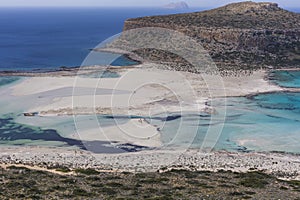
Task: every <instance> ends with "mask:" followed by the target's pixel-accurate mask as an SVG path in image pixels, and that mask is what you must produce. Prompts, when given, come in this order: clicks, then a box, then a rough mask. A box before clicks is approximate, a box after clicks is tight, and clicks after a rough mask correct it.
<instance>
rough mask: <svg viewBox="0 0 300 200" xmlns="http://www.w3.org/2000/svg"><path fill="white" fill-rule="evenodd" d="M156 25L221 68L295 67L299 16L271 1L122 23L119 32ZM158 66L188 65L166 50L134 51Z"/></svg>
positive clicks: (298, 54)
mask: <svg viewBox="0 0 300 200" xmlns="http://www.w3.org/2000/svg"><path fill="white" fill-rule="evenodd" d="M144 27H160V28H167V29H172V30H176V31H179V32H182V33H184V34H186V35H188V36H190V37H192V38H194V39H196V40H197V41H199V42H200V43H201V44H202V46H203V47H204V49H205V50H206V51H208V53H209V55H210V56H211V57H212V59H213V61H214V62H215V63H216V64H217V66H218V68H219V69H221V70H237V69H238V70H240V69H242V70H255V69H260V68H282V67H299V61H300V51H299V48H298V47H299V45H300V14H298V13H293V12H290V11H287V10H284V9H282V8H280V7H278V5H277V4H276V3H255V2H250V1H249V2H241V3H233V4H229V5H226V6H223V7H220V8H216V9H213V10H207V11H203V12H195V13H186V14H175V15H166V16H150V17H142V18H135V19H128V20H127V21H126V22H125V25H124V31H127V30H132V29H136V28H144ZM136 53H137V54H138V55H140V56H141V57H147V58H150V59H151V60H156V61H157V62H160V61H162V60H164V61H168V62H171V63H173V65H174V64H175V65H178V63H179V62H178V61H180V63H181V64H182V63H183V65H188V63H186V61H184V60H183V59H182V58H177V59H174V55H173V56H172V55H170V53H167V52H158V50H153V49H148V50H140V51H137V52H136Z"/></svg>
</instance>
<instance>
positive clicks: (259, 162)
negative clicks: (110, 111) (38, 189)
mask: <svg viewBox="0 0 300 200" xmlns="http://www.w3.org/2000/svg"><path fill="white" fill-rule="evenodd" d="M0 149H1V153H0V166H12V165H20V166H29V167H31V168H33V169H34V168H36V169H40V170H46V171H48V169H55V168H60V167H67V168H70V169H77V168H81V169H88V168H91V169H95V170H97V171H99V172H108V173H115V172H130V173H147V172H166V171H170V170H172V169H173V170H189V171H210V172H218V171H232V172H238V173H245V172H249V171H250V172H251V171H261V172H264V173H266V174H271V175H274V176H275V177H277V178H279V179H282V180H300V157H299V155H295V154H289V153H271V152H252V153H244V152H243V153H240V152H227V151H213V152H210V153H205V152H199V151H197V150H187V151H185V152H176V151H168V150H157V151H154V152H153V151H143V152H137V153H122V154H92V153H90V152H87V151H83V150H70V149H69V150H66V149H63V148H45V147H0ZM170 159H171V160H172V159H174V160H172V162H170V163H166V160H170ZM50 172H53V173H54V171H53V170H50Z"/></svg>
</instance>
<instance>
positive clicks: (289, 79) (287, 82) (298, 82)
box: [270, 71, 300, 88]
mask: <svg viewBox="0 0 300 200" xmlns="http://www.w3.org/2000/svg"><path fill="white" fill-rule="evenodd" d="M270 79H271V80H272V81H273V82H275V83H276V84H278V85H280V86H282V87H287V88H299V87H300V71H274V72H272V73H271V75H270Z"/></svg>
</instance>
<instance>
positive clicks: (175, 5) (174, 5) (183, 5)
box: [163, 1, 189, 9]
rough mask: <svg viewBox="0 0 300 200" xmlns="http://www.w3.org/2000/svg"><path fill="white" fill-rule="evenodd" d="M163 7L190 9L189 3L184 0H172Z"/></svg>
mask: <svg viewBox="0 0 300 200" xmlns="http://www.w3.org/2000/svg"><path fill="white" fill-rule="evenodd" d="M163 7H164V8H167V9H189V6H188V4H187V3H186V2H184V1H180V2H176V3H174V2H172V3H169V4H167V5H164V6H163Z"/></svg>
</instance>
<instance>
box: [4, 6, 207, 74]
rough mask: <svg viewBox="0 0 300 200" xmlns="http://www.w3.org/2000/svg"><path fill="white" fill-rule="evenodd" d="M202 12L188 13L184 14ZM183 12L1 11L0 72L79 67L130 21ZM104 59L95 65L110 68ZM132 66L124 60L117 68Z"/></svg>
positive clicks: (131, 9) (117, 9) (68, 9)
mask: <svg viewBox="0 0 300 200" xmlns="http://www.w3.org/2000/svg"><path fill="white" fill-rule="evenodd" d="M198 10H201V9H191V10H185V12H190V11H198ZM180 12H184V11H183V10H170V9H159V8H156V9H153V8H0V27H1V28H0V70H2V71H3V70H35V69H42V70H47V69H56V68H58V67H61V66H68V67H73V66H80V65H81V63H82V62H83V60H84V58H85V57H86V56H87V55H88V53H89V51H90V49H92V48H94V47H95V46H97V45H98V44H99V43H101V42H102V41H103V40H105V39H107V38H109V37H111V36H113V35H115V34H118V33H120V32H121V31H122V28H123V24H124V21H125V20H126V19H128V18H134V17H141V16H148V15H160V14H172V13H180ZM106 62H107V61H106V60H105V59H103V60H102V61H99V63H95V64H109V63H106ZM126 64H131V61H129V60H128V59H127V60H126V59H125V58H121V59H120V60H119V61H118V63H116V65H126Z"/></svg>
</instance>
